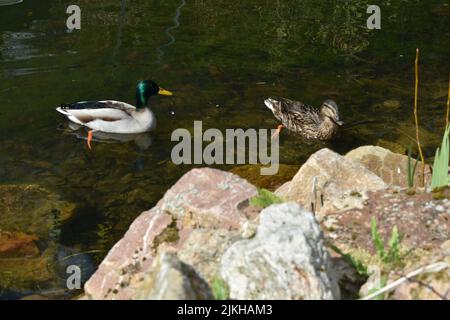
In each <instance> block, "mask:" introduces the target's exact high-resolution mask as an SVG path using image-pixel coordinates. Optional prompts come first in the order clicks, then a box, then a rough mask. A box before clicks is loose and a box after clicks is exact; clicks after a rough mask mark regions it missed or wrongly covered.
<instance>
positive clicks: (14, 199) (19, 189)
mask: <svg viewBox="0 0 450 320" xmlns="http://www.w3.org/2000/svg"><path fill="white" fill-rule="evenodd" d="M0 195H1V196H0V213H1V214H0V229H2V230H5V231H21V232H25V233H27V234H31V235H36V236H37V237H38V238H39V239H47V238H48V237H49V236H50V233H51V232H52V231H53V230H55V229H57V228H59V227H60V224H61V223H63V222H64V221H67V220H68V219H69V218H70V217H71V216H72V215H73V214H74V213H75V205H74V204H72V203H69V202H67V201H63V200H61V198H60V197H59V196H58V195H57V194H55V193H52V192H51V191H49V190H47V189H45V188H44V187H41V186H39V185H35V184H17V185H16V184H10V185H0Z"/></svg>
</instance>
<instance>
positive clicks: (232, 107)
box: [0, 0, 450, 298]
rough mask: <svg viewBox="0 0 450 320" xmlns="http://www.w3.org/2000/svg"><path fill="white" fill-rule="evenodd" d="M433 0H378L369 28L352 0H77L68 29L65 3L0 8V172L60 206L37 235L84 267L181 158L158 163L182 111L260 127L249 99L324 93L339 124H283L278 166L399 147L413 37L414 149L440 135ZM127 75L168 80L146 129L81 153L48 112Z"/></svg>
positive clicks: (405, 139) (123, 96)
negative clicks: (323, 129)
mask: <svg viewBox="0 0 450 320" xmlns="http://www.w3.org/2000/svg"><path fill="white" fill-rule="evenodd" d="M3 2H5V3H6V2H15V1H3ZM444 2H445V1H379V3H380V6H381V13H382V24H381V30H368V29H367V27H366V19H367V17H368V16H369V15H368V14H367V13H366V8H367V5H368V4H369V3H368V1H338V0H335V1H331V0H330V1H312V0H311V1H306V0H305V1H294V0H293V1H291V0H284V1H261V0H247V1H235V0H215V1H210V0H192V1H190V0H186V1H185V0H165V1H159V0H149V1H140V2H138V3H137V2H135V1H126V0H122V1H112V0H105V1H87V0H84V1H77V4H78V5H79V6H80V7H81V10H82V14H81V30H74V31H72V32H69V31H67V30H66V24H65V23H66V19H67V17H68V15H67V14H66V8H67V7H68V6H69V5H70V4H72V2H71V1H65V0H60V1H50V0H40V1H26V0H25V1H23V2H22V3H18V4H14V5H6V6H0V146H1V149H0V183H2V184H22V183H27V184H39V185H41V186H43V187H45V188H47V189H49V190H51V192H54V193H57V194H58V195H60V197H61V198H62V199H64V200H65V201H69V202H71V203H74V204H75V205H76V212H75V214H74V215H73V216H72V218H71V219H70V220H69V221H67V222H66V223H64V224H62V225H61V226H60V228H59V230H58V235H57V237H55V238H54V239H53V240H54V241H55V242H56V243H57V245H58V246H60V247H62V248H65V249H64V250H66V251H68V252H78V253H84V254H85V255H88V256H89V258H90V259H91V260H92V262H91V264H92V265H94V267H95V265H96V264H98V263H99V262H100V261H101V259H102V258H103V257H104V255H105V254H106V253H107V251H108V250H109V249H110V247H111V246H112V245H113V244H114V243H115V242H116V241H117V240H118V239H120V238H121V237H122V235H123V234H124V232H125V231H126V230H127V228H128V226H129V224H130V223H131V222H132V221H133V219H134V218H135V217H136V216H137V215H139V213H140V212H142V211H143V210H146V209H149V208H151V207H152V206H154V205H155V203H156V202H157V201H158V200H159V199H160V198H161V197H162V195H163V194H164V192H165V190H167V188H169V187H170V186H171V184H173V183H174V182H175V181H176V180H177V179H179V178H180V177H181V175H182V174H183V173H185V172H186V171H188V170H189V169H191V168H192V166H189V165H181V166H176V165H174V164H173V163H172V162H171V160H170V152H171V149H172V147H173V146H174V145H175V143H174V142H171V141H170V136H171V133H172V131H173V130H175V129H177V128H187V129H189V130H191V131H192V128H193V122H194V120H202V121H203V128H204V129H207V128H212V127H214V128H219V129H221V130H225V129H226V128H244V129H246V128H256V129H259V128H267V129H271V128H272V129H273V128H275V127H276V126H277V124H278V123H277V121H276V120H275V119H274V117H273V116H272V114H271V112H270V111H269V110H268V109H267V108H266V107H265V106H264V104H263V100H264V99H265V98H267V97H270V96H284V97H289V98H292V99H298V100H301V101H303V102H307V103H310V104H313V105H319V104H321V103H322V102H323V101H324V100H325V99H327V98H333V99H335V100H336V101H337V103H338V105H339V108H340V112H341V117H342V119H343V120H344V121H345V123H346V126H345V127H344V129H343V130H342V132H341V133H340V135H339V137H338V138H337V139H335V140H334V141H332V142H330V143H329V144H327V145H325V144H323V143H311V142H308V143H307V142H305V141H302V140H301V139H299V138H298V137H297V136H295V135H293V134H289V133H287V132H283V133H282V134H281V137H280V161H281V163H282V164H287V165H297V166H298V165H300V164H301V163H303V162H304V161H305V160H306V159H307V158H308V156H309V155H311V154H312V153H313V152H314V151H315V150H318V149H319V148H322V147H324V146H328V147H331V148H332V149H334V150H336V151H338V152H340V153H345V152H347V151H349V150H350V149H352V148H355V147H357V146H360V145H365V144H377V145H381V146H384V147H387V148H390V149H391V150H394V151H398V152H405V150H406V149H407V148H408V146H409V145H414V139H413V137H414V135H415V133H414V125H413V124H414V123H413V117H412V102H413V85H414V79H413V71H414V69H413V63H414V57H415V49H416V48H417V47H418V48H420V50H421V51H420V52H421V56H420V65H421V69H420V70H421V72H420V80H421V83H420V93H419V108H420V121H421V137H422V139H423V145H424V152H425V155H426V157H427V159H430V158H432V157H433V155H434V150H435V148H436V146H437V145H438V143H439V141H440V139H441V136H442V133H443V127H444V123H445V119H444V113H445V103H446V99H447V98H446V96H447V87H448V76H449V71H450V59H449V56H450V23H449V22H450V19H449V17H450V7H449V6H448V5H446V4H445V3H444ZM370 4H372V3H370ZM140 79H153V80H155V81H156V82H157V83H158V84H160V85H161V86H162V87H164V88H166V89H168V90H171V91H172V92H173V93H174V96H173V97H154V98H153V97H152V98H151V100H150V104H151V106H152V107H153V110H154V112H155V114H156V117H157V119H158V128H157V130H156V131H155V132H153V133H151V134H148V135H142V136H138V137H133V139H130V141H108V142H112V143H102V142H94V143H93V150H92V151H89V149H88V148H87V147H86V143H85V140H83V138H84V137H85V136H86V131H84V130H83V129H81V130H72V129H71V128H70V127H69V124H68V123H67V121H66V119H65V118H64V117H62V116H61V115H60V114H58V113H57V112H56V111H55V108H56V107H57V106H59V105H60V104H61V103H68V102H74V101H80V100H100V99H116V100H122V101H126V102H129V103H132V104H134V91H135V86H136V83H137V81H138V80H140ZM413 149H414V148H413ZM414 150H415V149H414ZM414 153H415V151H414ZM221 168H222V169H225V170H229V169H231V168H232V166H222V167H221ZM0 214H1V213H0ZM0 220H1V217H0ZM0 226H1V225H0ZM25 228H26V226H16V229H17V230H23V229H25ZM58 252H59V253H58V254H59V255H61V250H59V251H58ZM0 265H1V260H0ZM11 272H13V270H11ZM2 277H4V275H2V274H1V273H0V279H1V278H2ZM14 283H15V282H14V281H9V282H8V281H6V282H5V281H1V280H0V298H11V297H14V298H20V297H21V296H24V295H28V294H34V293H40V292H41V291H40V290H43V289H42V288H45V290H47V291H48V290H50V291H51V290H55V292H56V293H55V295H54V296H56V297H67V295H66V294H67V292H64V294H63V293H61V294H58V293H57V292H58V291H57V289H58V288H56V289H55V287H54V286H53V287H52V286H50V285H47V286H46V285H45V284H43V283H40V282H39V280H36V279H35V280H30V281H25V282H21V285H20V286H18V285H15V284H14ZM59 289H61V290H63V288H59ZM63 291H64V290H63ZM71 294H72V293H69V295H71Z"/></svg>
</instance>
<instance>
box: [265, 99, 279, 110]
mask: <svg viewBox="0 0 450 320" xmlns="http://www.w3.org/2000/svg"><path fill="white" fill-rule="evenodd" d="M277 103H279V101H277V100H275V99H272V98H267V99H266V100H264V104H265V105H266V107H267V108H269V109H270V110H271V111H272V112H273V111H274V110H275V106H276V104H277Z"/></svg>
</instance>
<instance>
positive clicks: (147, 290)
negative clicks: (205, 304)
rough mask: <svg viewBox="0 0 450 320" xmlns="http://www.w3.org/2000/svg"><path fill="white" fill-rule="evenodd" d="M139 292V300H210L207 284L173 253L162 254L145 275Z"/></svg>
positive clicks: (210, 294) (210, 295) (209, 290)
mask: <svg viewBox="0 0 450 320" xmlns="http://www.w3.org/2000/svg"><path fill="white" fill-rule="evenodd" d="M144 279H145V280H144V282H143V284H142V286H141V287H140V291H139V292H138V293H137V294H136V296H137V299H141V300H199V299H200V300H205V299H212V298H213V296H212V293H211V289H210V288H209V286H208V284H207V283H206V282H205V281H204V280H203V279H202V278H201V277H199V276H198V275H197V273H196V272H195V270H194V269H193V268H192V267H191V266H189V265H188V264H186V263H184V262H182V261H180V260H179V259H178V258H177V256H176V255H175V254H174V253H169V252H162V253H161V254H159V255H158V256H157V257H156V259H155V264H154V266H153V270H152V271H151V272H150V274H148V275H146V276H145V278H144Z"/></svg>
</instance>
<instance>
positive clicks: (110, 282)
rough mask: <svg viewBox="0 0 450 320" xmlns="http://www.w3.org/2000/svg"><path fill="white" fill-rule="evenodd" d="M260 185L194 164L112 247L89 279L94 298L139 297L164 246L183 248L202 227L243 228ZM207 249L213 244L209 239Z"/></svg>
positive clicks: (89, 287) (91, 296) (89, 288)
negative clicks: (190, 237)
mask: <svg viewBox="0 0 450 320" xmlns="http://www.w3.org/2000/svg"><path fill="white" fill-rule="evenodd" d="M256 194H257V191H256V188H255V187H254V186H253V185H251V184H250V183H248V182H247V181H246V180H244V179H242V178H240V177H238V176H236V175H234V174H232V173H229V172H224V171H220V170H216V169H210V168H202V169H193V170H191V171H189V172H188V173H186V174H185V175H184V176H183V177H182V178H181V179H180V180H178V182H177V183H176V184H175V185H174V186H173V187H172V188H170V189H169V190H168V191H167V192H166V194H165V195H164V197H163V198H162V199H161V200H160V201H159V202H158V204H157V205H156V206H155V207H154V208H152V209H151V210H149V211H145V212H143V213H142V214H141V215H140V216H139V217H138V218H137V219H136V220H135V221H134V222H133V223H132V224H131V226H130V228H129V230H128V231H127V233H126V234H125V235H124V237H123V238H122V239H121V240H120V241H119V242H117V243H116V245H115V246H114V247H113V248H112V249H111V250H110V252H109V253H108V255H107V256H106V258H105V259H104V260H103V262H102V263H101V264H100V266H99V268H98V270H97V271H96V272H95V274H94V275H93V276H92V277H91V278H90V279H89V281H88V282H86V284H85V288H84V289H85V293H86V295H87V296H88V297H89V298H91V299H134V298H136V297H137V296H138V295H139V290H140V288H141V287H142V283H143V280H144V278H145V276H146V274H148V273H149V272H150V271H151V267H152V265H153V260H154V258H155V257H156V255H157V254H158V248H159V246H160V245H161V244H164V250H168V249H171V250H174V251H178V250H179V249H180V248H182V247H183V245H184V243H185V242H186V240H187V239H188V238H189V236H190V234H191V231H192V230H193V229H196V228H205V229H223V230H239V229H241V227H242V225H243V224H244V223H245V222H247V221H248V220H249V219H251V218H253V216H254V214H255V212H254V211H252V210H250V209H248V208H249V207H248V205H247V203H248V201H246V200H248V199H249V198H251V197H253V196H255V195H256ZM204 249H205V250H213V249H214V248H209V247H208V244H207V243H205V248H204Z"/></svg>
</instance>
